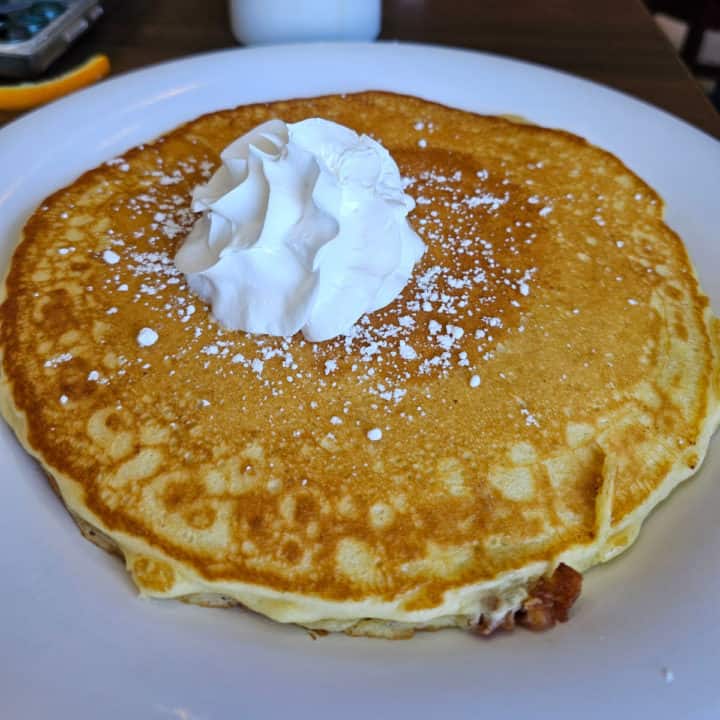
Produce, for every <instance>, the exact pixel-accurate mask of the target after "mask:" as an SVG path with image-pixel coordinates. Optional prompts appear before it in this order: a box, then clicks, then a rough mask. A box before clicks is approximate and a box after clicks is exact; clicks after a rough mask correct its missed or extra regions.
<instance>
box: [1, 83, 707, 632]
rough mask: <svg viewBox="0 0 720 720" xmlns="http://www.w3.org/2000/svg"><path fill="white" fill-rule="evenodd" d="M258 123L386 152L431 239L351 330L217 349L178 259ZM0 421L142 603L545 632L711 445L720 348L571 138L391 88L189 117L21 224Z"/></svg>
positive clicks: (212, 326) (668, 244) (667, 250)
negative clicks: (198, 208)
mask: <svg viewBox="0 0 720 720" xmlns="http://www.w3.org/2000/svg"><path fill="white" fill-rule="evenodd" d="M273 117H278V118H281V119H283V120H285V121H286V122H297V121H300V120H302V119H305V118H308V117H323V118H327V119H329V120H334V121H336V122H339V123H341V124H344V125H347V126H349V127H352V128H353V129H355V130H357V131H358V132H363V133H367V134H369V135H371V136H372V137H374V138H376V139H378V140H380V141H381V142H382V143H383V144H384V145H385V147H387V148H388V150H389V151H390V152H391V154H392V155H393V157H394V158H395V159H396V161H397V163H398V165H399V167H400V170H401V172H402V174H403V176H404V178H405V183H406V191H407V192H408V193H409V194H410V195H412V196H413V197H414V198H415V199H416V202H417V207H416V209H415V210H414V211H413V212H412V213H411V215H410V217H409V219H410V221H411V223H412V225H413V226H414V227H415V228H416V230H417V232H418V233H419V234H420V236H421V237H422V238H423V240H424V241H425V243H426V244H427V246H428V249H427V251H426V253H425V256H424V257H423V259H422V260H421V261H420V263H419V264H418V265H417V266H416V268H415V271H414V274H413V277H412V278H411V280H410V282H409V284H408V285H407V287H406V288H405V290H404V291H403V293H402V294H401V296H400V297H398V298H396V299H395V300H394V301H393V302H392V303H391V304H390V305H388V306H386V307H385V308H384V309H382V310H380V311H378V312H375V313H373V314H372V315H370V316H367V317H363V318H362V319H361V320H360V321H359V322H358V323H357V324H356V325H355V326H354V327H353V329H352V331H351V332H350V334H349V335H348V336H346V337H339V338H336V339H333V340H329V341H326V342H323V343H317V344H314V343H310V342H307V341H306V340H304V339H303V337H302V336H301V335H299V334H298V335H296V336H294V337H291V338H278V337H269V336H252V335H247V334H245V333H242V332H230V331H226V330H223V328H222V327H220V326H219V325H218V324H217V323H216V322H215V321H214V320H213V318H212V316H211V315H210V314H209V311H208V308H207V307H205V305H204V304H203V303H202V302H201V301H200V300H199V299H198V298H197V297H195V296H194V295H193V294H192V293H191V292H190V291H189V289H188V288H187V286H186V284H185V281H184V278H183V276H182V275H181V274H179V272H178V271H177V269H176V268H175V266H174V264H173V257H174V254H175V252H176V250H177V248H178V246H179V244H180V243H181V242H182V240H183V238H184V237H185V236H186V234H187V233H188V232H189V229H190V227H191V226H192V223H193V222H194V220H195V217H196V216H195V215H194V214H193V213H192V212H191V211H190V208H189V199H190V192H191V190H192V188H193V187H194V186H195V185H197V184H198V183H201V182H204V181H206V180H207V178H208V177H209V176H210V175H211V174H212V172H213V171H214V170H215V169H216V167H217V166H218V164H219V152H220V151H221V150H222V149H223V148H224V147H225V146H226V145H227V144H229V143H230V142H231V141H232V140H234V139H235V138H237V137H238V136H240V135H242V134H243V133H245V132H247V131H248V130H250V129H251V128H252V127H254V126H256V125H257V124H259V123H261V122H263V121H265V120H268V119H270V118H273ZM5 292H6V294H5V299H4V302H3V305H2V309H1V320H2V329H1V334H0V342H1V346H2V353H3V358H2V373H3V374H2V383H1V387H2V392H1V396H2V411H3V414H4V416H5V418H6V420H7V421H8V423H9V424H10V425H11V426H12V428H13V429H14V431H15V432H16V434H17V436H18V438H19V440H20V441H21V442H22V443H23V444H24V446H25V447H26V448H27V450H28V451H29V452H30V453H31V454H32V455H33V456H35V457H36V458H37V459H38V460H39V462H40V463H41V464H42V466H43V467H44V468H45V470H46V471H47V473H48V474H49V476H50V477H51V479H52V482H53V484H54V485H55V487H56V488H57V491H58V493H59V494H60V496H61V497H62V500H63V502H64V503H65V505H66V506H67V508H68V509H69V511H70V512H71V513H72V515H73V517H75V518H76V520H77V521H78V524H79V525H80V527H81V529H82V530H83V532H84V533H85V534H86V536H87V537H89V538H90V539H92V540H94V541H95V542H98V543H99V544H101V545H102V546H103V547H105V548H106V549H111V550H114V551H116V552H118V553H120V554H121V555H122V556H123V557H124V559H125V562H126V565H127V569H128V571H129V572H130V574H131V576H132V578H133V580H134V582H135V583H136V585H137V587H138V588H139V590H140V592H141V594H143V595H145V596H151V597H159V598H182V599H185V600H189V601H191V602H197V603H200V604H209V605H233V604H241V605H243V606H245V607H247V608H250V609H252V610H254V611H257V612H259V613H262V614H264V615H266V616H268V617H270V618H273V619H275V620H277V621H280V622H290V623H298V624H300V625H303V626H305V627H308V628H315V629H320V630H330V631H336V630H340V631H345V632H348V633H350V634H357V635H371V636H383V637H400V636H405V635H407V634H411V633H412V631H413V630H415V629H430V628H432V629H435V628H440V627H463V628H477V629H479V630H481V631H484V632H489V631H492V630H493V629H495V628H497V627H499V626H504V627H507V626H511V625H512V624H513V622H514V621H515V619H519V620H521V621H523V622H526V623H527V624H529V625H530V626H532V627H544V626H547V625H550V624H552V623H553V622H554V620H556V619H560V620H563V619H565V618H566V616H567V609H568V607H569V605H570V604H572V601H573V600H574V598H575V596H576V595H577V592H578V590H579V583H578V576H577V573H581V572H584V571H585V570H587V569H588V568H590V567H591V566H593V565H596V564H598V563H601V562H604V561H606V560H609V559H610V558H612V557H614V556H616V555H617V554H619V553H620V552H622V551H623V550H624V549H625V548H627V547H628V546H629V545H630V544H631V543H632V542H633V541H634V540H635V538H636V536H637V533H638V530H639V529H640V526H641V524H642V522H643V520H644V519H645V518H646V517H647V515H648V514H649V513H650V511H651V510H652V509H653V508H654V507H655V506H656V505H657V504H658V502H660V501H661V500H662V499H664V498H665V497H666V496H667V495H668V494H669V493H670V491H671V490H672V489H673V488H674V487H675V486H677V485H678V484H679V483H680V482H681V481H682V480H684V479H686V478H688V477H689V476H691V475H692V474H693V473H694V472H695V471H696V470H697V468H698V466H699V464H700V462H701V460H702V458H703V456H704V455H705V453H706V451H707V448H708V444H709V441H710V437H711V434H712V432H713V430H714V429H715V427H716V426H717V424H718V420H719V419H720V401H719V396H720V389H719V386H720V370H719V367H720V361H719V360H718V356H719V353H718V347H719V346H720V342H719V338H720V330H719V323H718V321H717V320H716V319H715V318H713V317H712V315H711V312H710V309H709V303H708V300H707V298H706V297H705V295H704V294H703V293H702V291H701V290H700V288H699V286H698V282H697V279H696V276H695V273H694V271H693V268H692V265H691V262H690V260H689V258H688V255H687V253H686V250H685V248H684V246H683V244H682V242H681V240H680V238H679V237H678V236H677V235H676V234H675V233H674V232H673V231H672V230H671V229H670V228H668V227H667V225H665V224H664V222H663V202H662V200H661V198H660V197H659V196H658V195H657V194H656V193H655V192H654V191H653V190H652V189H651V188H650V187H648V185H646V184H645V183H644V182H643V181H642V180H641V179H640V178H638V177H637V176H636V175H635V174H633V173H632V172H631V171H630V170H628V168H626V167H625V166H624V165H623V163H622V162H621V161H620V160H618V159H617V158H615V157H614V156H612V155H611V154H609V153H607V152H605V151H603V150H601V149H599V148H597V147H594V146H592V145H590V144H589V143H587V142H586V141H585V140H583V139H582V138H580V137H577V136H574V135H571V134H569V133H567V132H563V131H560V130H552V129H545V128H540V127H536V126H532V125H528V124H520V123H517V122H512V121H510V120H507V119H504V118H497V117H485V116H479V115H474V114H471V113H468V112H463V111H460V110H455V109H451V108H446V107H443V106H440V105H437V104H433V103H430V102H427V101H423V100H420V99H417V98H412V97H406V96H400V95H393V94H388V93H380V92H368V93H360V94H355V95H347V96H345V95H343V96H327V97H320V98H313V99H299V100H289V101H283V102H275V103H268V104H260V105H252V106H244V107H239V108H236V109H233V110H227V111H223V112H217V113H213V114H211V115H206V116H204V117H201V118H199V119H197V120H195V121H193V122H190V123H188V124H186V125H183V126H181V127H180V128H178V129H176V130H175V131H173V132H171V133H169V134H168V135H166V136H164V137H161V138H159V139H157V140H155V141H154V142H151V143H149V144H147V145H143V146H140V147H138V148H135V149H133V150H131V151H129V152H128V153H126V154H125V155H124V156H123V157H121V158H116V159H114V160H112V161H110V162H108V163H106V164H104V165H102V166H100V167H98V168H96V169H94V170H91V171H89V172H87V173H86V174H85V175H83V176H82V177H80V178H79V179H77V180H76V181H75V182H73V183H72V184H71V185H70V186H68V187H67V188H64V189H62V190H60V191H59V192H57V193H55V194H54V195H52V196H51V197H49V198H48V199H47V200H46V201H45V202H44V203H43V204H42V205H41V206H40V207H39V208H38V209H37V211H36V212H35V213H34V214H33V215H32V217H30V219H29V220H28V222H27V224H26V226H25V228H24V231H23V237H22V239H21V242H20V243H19V245H18V247H17V249H16V251H15V253H14V256H13V259H12V262H11V265H10V268H9V271H8V274H7V278H6V285H5Z"/></svg>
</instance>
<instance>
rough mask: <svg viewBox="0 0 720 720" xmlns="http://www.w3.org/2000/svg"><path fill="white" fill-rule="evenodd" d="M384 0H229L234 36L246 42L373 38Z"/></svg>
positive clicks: (378, 29) (378, 31) (251, 43)
mask: <svg viewBox="0 0 720 720" xmlns="http://www.w3.org/2000/svg"><path fill="white" fill-rule="evenodd" d="M381 4H382V3H381V0H229V10H230V21H231V24H232V31H233V35H235V37H236V38H237V40H238V42H241V43H243V44H245V45H266V44H270V43H283V42H310V41H313V40H374V39H375V38H376V37H377V36H378V35H379V34H380V16H381Z"/></svg>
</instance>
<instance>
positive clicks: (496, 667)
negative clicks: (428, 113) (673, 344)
mask: <svg viewBox="0 0 720 720" xmlns="http://www.w3.org/2000/svg"><path fill="white" fill-rule="evenodd" d="M372 88H375V89H387V90H395V91H398V92H405V93H411V94H415V95H419V96H423V97H426V98H430V99H432V100H436V101H439V102H443V103H446V104H448V105H453V106H456V107H461V108H467V109H471V110H475V111H480V112H485V113H517V114H520V115H523V116H525V117H527V118H529V119H531V120H532V121H534V122H536V123H540V124H543V125H549V126H553V127H561V128H565V129H568V130H571V131H573V132H576V133H579V134H581V135H583V136H585V137H586V138H588V139H589V140H591V141H592V142H595V143H597V144H599V145H601V146H603V147H605V148H607V149H609V150H611V151H612V152H614V153H616V154H617V155H618V156H619V157H621V158H622V159H623V160H624V161H625V162H626V163H627V164H628V165H629V166H630V167H631V168H632V169H633V170H635V171H636V172H638V173H639V174H640V175H641V176H642V177H644V178H645V179H646V180H647V181H648V182H649V183H650V184H651V185H653V186H654V187H655V188H657V189H658V190H659V191H660V192H661V194H662V195H663V196H664V197H665V198H666V199H667V202H668V219H669V222H670V224H671V225H672V226H673V227H674V228H675V229H676V230H677V231H678V232H680V234H681V235H682V236H683V238H684V239H685V240H686V242H687V244H688V246H689V248H690V251H691V254H692V256H693V258H694V260H695V262H696V264H697V265H698V268H699V272H700V276H701V280H702V282H703V284H704V287H705V289H706V291H708V292H709V294H710V295H711V297H712V298H713V302H714V305H715V309H716V311H718V310H720V237H719V236H718V230H717V228H718V212H719V208H718V200H719V199H720V197H719V196H718V191H719V190H720V143H718V142H716V141H715V140H713V139H712V138H710V137H709V136H707V135H704V134H703V133H701V132H699V131H697V130H694V129H693V128H691V127H690V126H689V125H686V124H684V123H682V122H680V121H679V120H676V119H674V118H673V117H671V116H669V115H667V114H665V113H663V112H661V111H659V110H657V109H654V108H652V107H650V106H648V105H645V104H643V103H640V102H638V101H636V100H633V99H631V98H629V97H627V96H624V95H621V94H619V93H616V92H613V91H610V90H607V89H605V88H602V87H599V86H597V85H593V84H591V83H588V82H585V81H583V80H579V79H576V78H573V77H570V76H567V75H564V74H561V73H558V72H554V71H550V70H547V69H544V68H540V67H536V66H532V65H528V64H524V63H519V62H514V61H511V60H506V59H502V58H499V57H493V56H489V55H482V54H478V53H471V52H462V51H455V50H447V49H440V48H430V47H422V46H405V45H395V44H376V45H315V46H287V47H274V48H263V49H253V50H232V51H227V52H221V53H214V54H211V55H205V56H201V57H195V58H191V59H188V60H184V61H180V62H175V63H170V64H166V65H161V66H159V67H153V68H150V69H148V70H143V71H140V72H136V73H133V74H130V75H126V76H124V77H119V78H117V79H114V80H112V81H110V82H106V83H103V84H101V85H99V86H97V87H95V88H92V89H90V90H87V91H85V92H82V93H78V94H76V95H73V96H71V97H69V98H66V99H64V100H62V101H60V102H57V103H55V104H53V105H50V106H49V107H47V108H44V109H41V110H39V111H37V112H35V113H32V114H31V115H28V116H26V117H24V118H23V119H22V120H20V121H19V122H16V123H14V124H12V125H10V126H8V127H6V128H4V129H3V130H1V131H0V238H1V239H2V240H1V243H2V245H1V250H0V252H1V253H2V257H1V258H0V260H3V261H4V260H5V259H6V258H7V256H8V255H9V253H10V250H11V246H12V243H13V240H14V238H15V237H16V236H17V232H18V231H19V229H20V227H21V225H22V223H23V220H24V218H25V217H26V216H27V214H28V213H29V212H30V211H31V210H32V209H33V208H34V207H35V206H36V205H37V204H38V203H39V202H40V201H41V200H42V199H43V198H44V197H45V196H46V195H47V194H48V193H50V192H51V191H53V190H55V189H56V188H58V187H60V186H62V185H63V184H65V183H67V182H68V181H70V180H72V179H73V178H75V177H76V176H77V175H78V174H79V173H81V172H82V171H83V170H86V169H88V168H91V167H93V166H95V165H96V164H98V163H99V162H101V161H103V160H106V159H108V158H110V157H112V156H114V155H116V154H118V153H120V152H122V151H124V150H126V149H127V148H129V147H131V146H133V145H136V144H138V143H140V142H142V141H144V140H148V139H150V138H152V137H154V136H156V135H158V134H159V133H161V132H163V131H165V130H169V129H170V128H172V127H174V126H175V125H177V124H178V123H179V122H181V121H183V120H187V119H189V118H192V117H194V116H196V115H199V114H200V113H204V112H208V111H211V110H216V109H219V108H224V107H229V106H232V105H236V104H240V103H245V102H251V101H259V100H273V99H281V98H288V97H298V96H303V95H305V96H308V95H316V94H321V93H328V92H339V91H353V90H364V89H372ZM718 445H719V444H718V441H717V439H716V440H715V442H714V448H713V449H712V451H711V453H710V457H709V458H708V460H707V462H706V463H705V467H704V468H703V469H702V471H701V472H700V474H699V476H698V477H697V478H696V479H695V480H693V481H692V482H691V483H688V484H687V485H686V486H684V487H682V488H680V489H679V490H678V491H677V492H676V493H675V494H674V495H673V497H672V500H671V502H669V503H666V504H665V505H663V506H662V507H660V508H659V509H658V510H657V511H656V512H655V513H654V515H653V516H652V517H651V518H650V520H649V521H648V522H647V524H646V527H645V528H644V531H643V533H642V534H641V537H640V540H639V542H638V543H637V544H636V546H635V547H633V548H632V549H631V550H630V551H628V552H627V553H626V554H625V555H623V556H622V558H621V559H620V560H619V561H615V562H612V563H610V564H609V565H607V566H605V567H602V568H598V569H595V570H593V571H592V572H590V573H589V575H588V576H587V578H586V583H585V589H584V593H583V596H582V598H581V599H580V601H579V603H578V605H577V606H576V608H575V613H574V617H573V619H572V621H571V622H570V623H568V624H567V625H563V626H560V627H558V628H557V629H555V630H553V631H552V632H549V633H545V634H540V635H533V634H530V633H528V632H524V631H519V632H516V633H514V634H510V635H499V636H497V637H494V638H492V639H490V640H482V639H478V638H475V637H473V636H471V635H469V634H463V633H460V632H453V631H446V632H441V633H435V634H432V633H430V634H420V635H418V636H417V637H416V638H415V639H414V640H411V641H407V642H394V643H392V642H386V641H379V640H374V641H373V640H365V639H348V638H345V637H342V636H340V637H328V638H325V639H322V640H319V641H316V642H313V641H312V640H310V639H309V638H308V636H307V635H306V634H305V633H304V632H302V631H300V630H297V629H295V628H290V627H283V626H280V625H276V624H273V623H271V622H269V621H265V620H263V619H261V618H258V617H255V616H252V615H250V614H248V613H244V612H242V611H236V610H206V609H200V608H196V607H191V606H185V605H182V604H180V603H173V602H153V601H141V600H138V599H137V598H136V596H135V594H134V592H133V589H132V587H131V585H130V582H129V581H128V580H127V579H126V577H125V574H124V571H123V570H122V568H121V567H120V565H119V563H117V562H116V561H115V560H113V559H112V558H110V557H109V556H107V555H106V554H105V553H103V552H102V551H100V550H98V549H96V548H95V547H94V546H92V545H91V544H90V543H88V542H86V541H84V540H83V539H82V538H81V537H80V535H79V534H78V532H77V531H76V529H75V527H74V526H73V524H72V522H71V520H70V519H69V517H68V516H67V514H66V513H65V511H64V510H63V508H62V507H61V506H60V503H59V502H58V501H57V500H56V499H55V497H54V496H53V494H52V492H51V491H50V490H49V488H48V486H47V483H46V482H45V480H44V478H43V476H42V474H41V473H40V471H39V470H38V468H37V466H36V465H35V464H34V463H33V462H31V461H30V460H29V458H28V457H26V456H25V454H24V452H23V451H22V450H21V449H20V448H19V447H18V445H17V444H16V443H15V441H14V439H13V437H12V435H11V433H10V431H9V430H7V428H6V427H5V426H4V425H3V426H2V427H1V428H0V469H1V472H0V577H2V581H1V582H2V585H1V586H0V717H3V718H8V720H15V719H23V720H25V719H28V720H36V719H40V718H43V719H44V718H50V717H52V718H74V719H75V720H85V719H91V718H92V719H95V718H103V720H120V718H123V719H126V718H133V720H140V719H144V718H158V719H161V718H178V719H180V720H190V719H192V720H225V719H226V718H233V719H234V718H242V719H245V718H259V717H264V718H274V717H286V716H292V717H295V718H298V717H302V718H304V717H313V718H318V717H321V718H324V717H328V718H340V717H342V718H375V717H377V718H410V717H412V718H425V717H443V718H478V717H490V716H492V714H493V713H497V714H499V716H500V717H503V718H515V717H518V718H519V717H522V718H533V719H536V718H544V717H552V718H555V719H559V718H583V720H591V719H592V718H601V717H602V718H607V717H608V716H609V717H618V718H627V717H631V714H630V713H631V712H632V714H633V715H632V716H634V715H635V714H636V713H637V714H638V715H639V716H641V717H653V718H654V720H663V719H668V720H669V719H672V720H675V719H676V718H688V719H693V720H698V719H699V718H717V717H719V716H720V683H719V682H718V676H717V673H718V668H719V667H720V623H718V621H717V598H719V597H720V522H718V515H719V514H720V482H718V480H719V479H720V447H719V446H718ZM670 673H672V675H671V674H670ZM672 678H674V679H673V681H672V682H668V679H672Z"/></svg>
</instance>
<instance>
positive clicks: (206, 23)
mask: <svg viewBox="0 0 720 720" xmlns="http://www.w3.org/2000/svg"><path fill="white" fill-rule="evenodd" d="M356 1H357V2H362V1H363V0H356ZM103 4H104V6H105V9H106V14H105V17H104V18H102V19H101V20H100V22H99V23H98V24H97V26H96V27H94V28H93V29H92V30H91V31H90V32H89V33H88V34H87V35H86V36H84V37H83V38H82V39H81V40H80V41H78V43H77V44H76V45H75V46H74V47H73V48H72V49H71V50H70V51H69V52H68V53H67V54H66V55H65V56H64V57H63V58H62V59H61V60H60V61H59V62H58V63H57V64H56V66H54V67H53V68H51V71H50V73H49V74H54V73H57V72H60V71H63V70H65V69H67V68H70V67H72V66H74V65H76V64H78V63H79V62H81V61H82V60H84V59H85V58H87V57H88V56H89V55H90V54H92V53H94V52H105V53H106V54H107V55H108V56H109V57H110V61H111V63H112V67H113V73H121V72H125V71H127V70H132V69H134V68H139V67H143V66H145V65H149V64H151V63H156V62H160V61H163V60H170V59H172V58H178V57H182V56H184V55H189V54H191V53H198V52H203V51H207V50H214V49H217V48H223V47H228V46H231V45H233V44H234V39H233V37H232V35H231V33H230V29H229V22H228V18H227V2H226V0H204V1H203V2H202V3H200V2H197V0H152V1H151V2H148V0H104V2H103ZM381 37H382V38H385V39H392V40H405V41H415V42H428V43H436V44H440V45H454V46H457V47H466V48H476V49H478V50H487V51H490V52H494V53H500V54H502V55H508V56H511V57H516V58H520V59H523V60H530V61H533V62H538V63H542V64H545V65H549V66H551V67H555V68H559V69H561V70H566V71H568V72H571V73H574V74H576V75H580V76H583V77H586V78H589V79H591V80H596V81H598V82H601V83H605V84H607V85H610V86H612V87H615V88H618V89H619V90H623V91H625V92H628V93H630V94H632V95H635V96H636V97H639V98H641V99H643V100H647V101H648V102H651V103H653V104H654V105H657V106H659V107H661V108H664V109H665V110H668V111H670V112H671V113H673V114H675V115H677V116H678V117H681V118H683V119H684V120H687V121H688V122H690V123H692V124H693V125H696V126H697V127H699V128H701V129H703V130H705V131H706V132H708V133H710V134H712V135H714V136H715V137H717V138H720V115H718V113H717V112H716V111H715V110H714V108H713V107H712V105H711V104H710V103H709V102H708V100H707V99H706V98H705V96H704V95H703V93H702V90H701V88H700V87H699V85H698V84H697V83H696V82H695V80H694V79H693V78H692V77H691V76H690V74H689V73H688V72H687V70H686V69H685V66H684V65H683V64H682V63H681V62H680V60H679V59H678V57H677V55H676V54H675V52H674V50H673V49H672V47H671V45H670V44H669V42H668V41H667V40H666V39H665V37H664V36H663V35H662V33H661V32H660V30H659V29H658V28H657V27H656V26H655V23H654V22H653V20H652V18H651V17H650V15H649V13H648V11H647V10H646V9H645V6H644V5H643V4H642V2H641V0H602V1H601V2H600V1H597V0H595V1H593V0H543V2H538V1H537V0H384V11H383V27H382V35H381ZM17 116H18V114H17V113H1V112H0V124H2V123H3V122H7V121H9V120H11V119H13V118H14V117H17Z"/></svg>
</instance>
